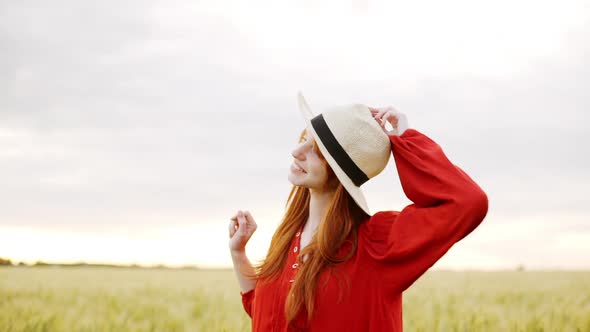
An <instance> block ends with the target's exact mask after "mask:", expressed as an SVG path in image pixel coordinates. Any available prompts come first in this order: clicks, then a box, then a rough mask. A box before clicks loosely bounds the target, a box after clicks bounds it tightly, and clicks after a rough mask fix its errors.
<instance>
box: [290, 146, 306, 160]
mask: <svg viewBox="0 0 590 332" xmlns="http://www.w3.org/2000/svg"><path fill="white" fill-rule="evenodd" d="M291 155H292V156H293V158H295V159H299V160H301V159H302V158H303V155H304V154H303V149H302V148H301V146H298V147H297V148H295V149H294V150H293V151H291Z"/></svg>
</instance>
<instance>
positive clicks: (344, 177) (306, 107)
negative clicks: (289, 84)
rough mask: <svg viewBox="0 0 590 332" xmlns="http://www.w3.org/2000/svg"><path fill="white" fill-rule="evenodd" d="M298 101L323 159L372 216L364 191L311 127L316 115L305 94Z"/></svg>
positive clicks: (362, 207) (300, 94) (299, 94)
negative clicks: (347, 173) (341, 166)
mask: <svg viewBox="0 0 590 332" xmlns="http://www.w3.org/2000/svg"><path fill="white" fill-rule="evenodd" d="M297 100H298V103H299V111H301V114H302V115H303V119H304V120H305V122H306V125H307V130H308V131H309V132H311V133H312V135H313V137H314V139H315V141H316V143H317V145H318V147H319V149H320V151H321V153H322V155H323V157H324V158H325V159H326V161H327V162H328V164H329V165H330V167H331V168H332V170H333V171H334V174H335V175H336V177H337V178H338V180H340V182H341V183H342V185H343V186H344V189H346V191H347V192H348V193H349V194H350V196H351V197H352V199H353V200H354V201H355V202H356V203H357V204H358V206H360V207H361V209H363V211H365V212H366V213H367V214H368V215H371V213H370V211H369V206H368V205H367V200H366V199H365V194H364V193H363V190H362V189H361V188H360V187H357V186H356V185H355V184H354V183H353V182H352V180H351V179H350V178H349V177H348V175H346V173H344V171H343V170H342V168H340V166H339V165H338V163H337V162H336V161H335V160H334V158H332V155H330V153H329V152H328V149H326V147H325V146H324V143H323V142H322V141H321V140H320V139H319V138H318V135H317V133H316V132H315V130H314V128H313V126H312V125H311V119H313V117H314V116H315V115H314V114H313V112H312V111H311V108H310V107H309V105H308V104H307V102H306V101H305V98H304V97H303V94H302V93H301V92H299V93H298V94H297Z"/></svg>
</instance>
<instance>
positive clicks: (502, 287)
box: [0, 266, 590, 332]
mask: <svg viewBox="0 0 590 332" xmlns="http://www.w3.org/2000/svg"><path fill="white" fill-rule="evenodd" d="M403 315H404V330H405V331H565V332H567V331H579V332H582V331H585V332H588V331H590V272H549V271H547V272H537V271H502V272H474V271H469V272H451V271H430V272H427V273H426V274H425V275H424V276H422V278H420V279H419V280H418V281H417V282H416V283H415V284H414V285H413V286H412V287H411V288H410V289H409V290H408V291H406V292H405V293H404V307H403ZM249 330H250V319H249V317H248V316H247V315H246V313H245V312H244V311H243V309H242V304H241V300H240V295H239V289H238V285H237V281H236V280H235V278H234V275H233V271H231V270H189V269H186V270H180V269H179V270H175V269H138V268H135V269H133V268H97V267H50V266H49V267H3V268H0V331H2V332H4V331H10V332H16V331H68V332H69V331H101V332H103V331H216V332H217V331H249Z"/></svg>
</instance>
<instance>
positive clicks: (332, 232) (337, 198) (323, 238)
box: [252, 130, 369, 326]
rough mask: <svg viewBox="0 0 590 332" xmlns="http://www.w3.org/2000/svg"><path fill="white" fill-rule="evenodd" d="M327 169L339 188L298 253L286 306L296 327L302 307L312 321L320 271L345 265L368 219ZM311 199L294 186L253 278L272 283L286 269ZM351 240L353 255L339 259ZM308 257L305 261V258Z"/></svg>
mask: <svg viewBox="0 0 590 332" xmlns="http://www.w3.org/2000/svg"><path fill="white" fill-rule="evenodd" d="M304 135H305V130H304V131H303V132H302V133H301V136H300V137H299V142H301V141H302V139H303V137H304ZM313 145H314V148H315V151H317V153H318V154H319V156H320V159H321V160H323V161H324V162H325V158H324V157H323V156H322V154H321V152H320V150H319V148H318V146H317V143H316V142H315V141H314V142H313ZM325 167H326V170H327V172H328V174H329V175H328V180H327V184H332V183H335V188H336V189H335V193H334V196H333V198H332V200H331V202H330V203H329V204H328V206H327V208H326V211H325V212H324V215H323V217H322V220H321V222H320V224H319V226H318V229H317V232H316V233H315V234H314V236H313V237H312V239H311V241H310V243H309V244H308V245H307V246H305V248H303V250H301V252H300V253H299V264H300V269H299V270H298V271H297V277H296V278H295V281H294V282H293V284H292V285H291V288H290V290H289V294H288V295H287V301H286V303H285V316H286V319H287V322H288V324H289V325H291V326H293V323H294V319H295V317H296V316H297V314H298V312H299V310H301V309H302V307H305V310H306V311H307V320H308V321H310V320H311V318H312V316H313V307H314V296H315V291H316V287H317V283H318V279H319V275H320V272H321V271H322V270H323V269H324V268H329V267H330V266H332V265H335V264H338V263H342V262H344V261H346V260H348V259H350V258H351V257H352V256H353V255H354V253H355V251H356V248H357V236H358V228H359V226H360V224H361V223H362V222H363V221H364V220H366V219H367V218H368V217H369V215H368V214H366V213H365V211H363V210H362V209H361V208H360V207H359V206H358V204H356V202H355V201H354V200H353V199H352V197H351V196H350V195H349V194H348V192H347V191H346V189H345V188H344V186H343V185H342V183H340V181H338V178H337V177H336V175H335V174H334V172H333V171H332V169H331V167H330V166H329V165H328V163H327V162H325ZM309 200H310V193H309V189H308V188H305V187H300V186H293V188H292V189H291V192H290V193H289V197H288V198H287V203H286V205H285V209H286V211H285V215H284V216H283V219H282V221H281V223H280V225H279V226H278V228H277V230H276V231H275V233H274V235H273V237H272V240H271V243H270V248H269V250H268V254H267V256H266V258H265V259H264V261H262V263H260V264H258V265H256V266H254V270H255V275H254V276H252V277H253V278H254V279H258V280H262V279H265V280H272V279H273V278H275V277H278V276H279V274H280V272H281V271H282V269H283V268H284V266H285V262H286V259H287V255H288V253H289V250H290V245H291V241H292V240H293V238H294V237H295V233H296V232H297V230H298V229H299V227H302V226H303V225H304V224H305V222H306V221H307V218H308V216H309ZM349 237H350V239H352V240H348V241H351V250H350V252H348V253H347V254H346V255H344V257H337V255H336V254H337V251H338V249H339V248H340V247H341V246H342V245H343V244H344V243H345V242H346V241H347V239H349ZM306 255H307V258H306V260H305V262H303V261H302V258H303V257H304V256H306ZM335 319H336V318H335Z"/></svg>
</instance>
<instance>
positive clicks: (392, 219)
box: [240, 128, 488, 332]
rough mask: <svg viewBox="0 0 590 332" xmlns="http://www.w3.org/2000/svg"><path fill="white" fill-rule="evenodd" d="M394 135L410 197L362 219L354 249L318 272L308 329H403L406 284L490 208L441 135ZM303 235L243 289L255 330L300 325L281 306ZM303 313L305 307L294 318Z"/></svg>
mask: <svg viewBox="0 0 590 332" xmlns="http://www.w3.org/2000/svg"><path fill="white" fill-rule="evenodd" d="M389 138H390V140H391V143H392V144H391V146H392V153H393V157H394V159H395V164H396V167H397V171H398V174H399V177H400V182H401V185H402V188H403V190H404V192H405V194H406V196H407V197H408V198H409V199H410V200H411V201H412V202H413V204H410V205H408V206H406V207H405V208H404V209H402V211H401V212H399V211H380V212H377V213H376V214H374V215H373V216H372V217H370V218H368V219H367V220H366V221H364V222H363V223H362V224H361V226H360V228H359V232H358V235H359V236H358V247H357V250H356V252H355V254H354V256H352V258H350V259H349V260H348V261H346V262H344V263H341V264H338V265H335V266H333V269H332V270H331V271H329V270H328V269H325V270H324V271H323V272H322V273H321V275H320V279H319V283H318V288H317V290H316V299H315V308H314V313H313V318H312V320H311V321H310V322H309V324H308V326H307V329H305V331H313V332H315V331H322V332H329V331H402V327H403V325H402V292H403V291H404V290H406V289H407V288H408V287H410V286H411V285H412V284H413V283H414V281H416V280H417V279H418V278H419V277H420V276H421V275H422V274H424V272H426V271H427V270H428V269H429V268H430V267H431V266H432V265H433V264H434V263H435V262H436V261H438V260H439V259H440V258H441V257H442V256H443V255H444V254H445V253H446V252H447V251H448V250H449V249H450V248H451V247H452V246H453V245H454V244H455V243H456V242H458V241H459V240H461V239H463V238H464V237H465V236H467V235H468V234H469V233H471V232H472V231H473V230H474V229H475V228H476V227H477V226H478V225H479V224H480V223H481V222H482V221H483V219H484V217H485V216H486V214H487V211H488V198H487V195H486V194H485V193H484V191H483V190H482V189H481V188H480V187H479V186H478V185H477V184H476V183H475V182H474V181H473V180H472V179H471V178H470V177H469V176H468V175H467V174H466V173H465V172H464V171H463V170H461V169H460V168H459V167H457V166H456V165H454V164H452V163H451V161H449V159H447V157H446V155H445V154H444V152H443V150H442V149H441V147H440V146H439V145H438V144H437V143H435V142H434V141H432V140H431V139H430V138H429V137H427V136H426V135H424V134H422V133H420V132H419V131H417V130H415V129H411V128H409V129H407V130H406V131H404V133H403V134H402V135H401V136H397V135H391V136H390V137H389ZM299 239H300V232H298V233H297V234H296V236H295V238H294V239H293V242H292V245H291V250H290V252H289V256H288V259H287V263H286V265H285V267H284V269H283V272H282V274H281V276H280V277H279V278H277V279H276V280H275V281H273V282H272V283H271V284H267V285H262V283H257V284H256V287H255V288H254V289H252V290H250V291H248V292H246V293H242V292H240V294H241V296H242V303H243V305H244V309H245V310H246V312H247V313H248V315H249V316H250V317H251V318H252V331H255V332H269V331H281V332H282V331H295V330H293V329H290V328H288V327H287V323H286V320H285V314H284V312H285V300H286V296H287V292H288V290H289V287H290V285H291V283H292V281H293V280H294V278H295V273H296V271H297V269H298V268H299V266H298V265H297V264H296V263H295V262H296V259H297V256H298V255H299ZM349 249H350V245H348V247H346V245H345V246H343V248H340V250H341V252H348V250H349ZM306 316H307V314H306V313H305V310H301V311H300V314H299V315H298V317H297V320H296V323H297V325H300V324H303V323H305V322H306Z"/></svg>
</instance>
